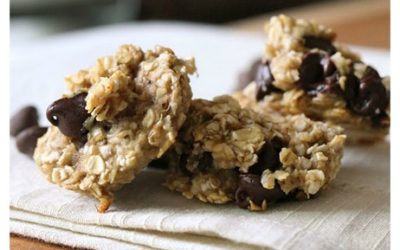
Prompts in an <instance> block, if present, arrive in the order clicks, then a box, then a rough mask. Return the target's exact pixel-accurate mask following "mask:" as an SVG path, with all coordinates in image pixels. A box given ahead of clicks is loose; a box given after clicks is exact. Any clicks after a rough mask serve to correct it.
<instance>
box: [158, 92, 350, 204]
mask: <svg viewBox="0 0 400 250" xmlns="http://www.w3.org/2000/svg"><path fill="white" fill-rule="evenodd" d="M345 140H346V136H345V135H344V134H343V133H342V129H341V128H340V127H338V126H333V125H328V124H326V123H322V122H315V121H311V120H310V119H308V118H306V117H305V116H304V115H296V116H286V117H283V116H280V115H267V114H264V115H260V114H258V113H256V112H255V111H253V110H250V109H243V108H241V107H240V105H239V103H238V102H237V101H236V100H234V99H233V98H232V97H230V96H220V97H217V98H215V99H214V100H213V101H207V100H202V99H197V100H193V101H192V104H191V106H190V109H189V112H188V118H187V119H186V122H185V123H184V125H183V127H182V128H181V130H180V131H179V134H178V137H177V142H176V143H175V144H174V146H173V147H172V148H171V149H170V150H169V151H168V153H167V154H166V156H165V157H166V159H167V161H168V162H169V163H170V168H169V170H168V175H167V177H166V181H165V185H166V186H167V187H168V188H169V189H170V190H174V191H177V192H180V193H182V195H183V196H185V197H186V198H189V199H191V198H193V197H195V198H197V199H199V200H201V201H203V202H209V203H214V204H223V203H227V202H236V204H238V205H239V206H240V207H242V208H248V209H250V210H265V209H266V208H267V206H268V204H270V203H273V202H276V201H280V200H283V199H292V198H298V199H299V198H310V197H311V196H313V195H315V194H317V193H319V192H320V191H321V190H322V189H324V188H326V187H327V186H328V185H329V183H331V182H332V181H333V180H334V179H335V177H336V174H337V173H338V171H339V169H340V166H341V158H342V154H343V145H344V142H345Z"/></svg>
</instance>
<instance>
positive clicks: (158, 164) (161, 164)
mask: <svg viewBox="0 0 400 250" xmlns="http://www.w3.org/2000/svg"><path fill="white" fill-rule="evenodd" d="M148 167H150V168H158V169H168V161H167V159H165V158H163V157H162V158H158V159H154V160H152V161H151V162H150V163H149V165H148Z"/></svg>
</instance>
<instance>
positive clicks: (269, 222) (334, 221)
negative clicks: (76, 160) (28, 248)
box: [10, 140, 390, 249]
mask: <svg viewBox="0 0 400 250" xmlns="http://www.w3.org/2000/svg"><path fill="white" fill-rule="evenodd" d="M11 143H13V140H12V141H11ZM10 148H11V152H10V154H11V176H10V178H11V187H10V190H11V191H10V192H11V194H10V195H11V197H10V201H11V204H10V210H11V211H10V216H11V231H12V232H14V233H18V234H22V235H26V236H30V237H35V238H40V239H43V240H45V241H48V242H53V243H59V244H64V245H69V246H74V247H86V248H95V249H142V248H143V249H145V248H146V247H153V248H160V249H253V248H254V249H258V248H267V249H269V248H272V249H388V248H389V237H390V234H389V233H390V228H389V221H390V219H389V217H390V216H389V199H390V193H389V186H390V183H389V160H388V159H389V143H388V142H385V143H382V144H379V145H375V146H360V147H347V148H346V154H345V157H344V161H343V168H342V170H341V171H340V173H339V175H338V177H337V179H336V180H335V182H334V184H333V185H332V186H331V187H330V188H328V189H327V190H325V191H324V192H323V193H321V195H320V196H319V197H318V198H316V199H313V200H309V201H305V202H286V203H281V204H276V205H275V206H271V207H270V209H269V210H267V211H266V212H261V213H256V212H249V211H246V210H242V209H239V208H238V207H236V206H235V205H233V204H230V205H209V204H204V203H202V202H200V201H197V200H187V199H185V198H184V197H182V196H181V195H180V194H178V193H173V192H170V191H168V190H167V189H166V188H164V187H162V186H161V183H162V181H163V174H164V173H163V171H159V170H150V169H148V170H147V171H145V172H144V173H142V174H141V175H139V177H138V178H137V179H135V181H134V182H133V183H132V184H129V185H127V186H125V187H124V188H123V189H121V190H120V191H119V192H118V193H117V195H116V199H115V203H114V204H113V205H112V206H111V208H110V209H109V211H108V212H107V213H105V214H99V213H97V212H96V208H95V206H96V205H97V202H96V200H94V199H92V198H90V197H86V196H83V195H80V194H77V193H73V192H71V191H68V190H64V189H61V188H59V187H57V186H55V185H53V184H50V183H48V182H47V181H46V180H45V178H44V177H43V175H42V174H41V173H40V171H39V169H38V168H37V167H36V166H35V164H34V162H33V161H32V160H31V159H29V158H28V157H26V156H24V155H22V154H20V153H18V152H17V150H16V149H15V146H14V145H10Z"/></svg>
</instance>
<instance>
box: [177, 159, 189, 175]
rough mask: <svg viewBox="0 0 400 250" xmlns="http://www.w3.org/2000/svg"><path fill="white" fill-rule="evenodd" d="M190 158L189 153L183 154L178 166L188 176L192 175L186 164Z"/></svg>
mask: <svg viewBox="0 0 400 250" xmlns="http://www.w3.org/2000/svg"><path fill="white" fill-rule="evenodd" d="M188 159H189V155H188V154H182V155H181V156H180V158H179V163H178V167H179V169H180V170H181V172H182V173H183V174H185V175H187V176H192V173H191V172H190V171H189V170H188V169H187V168H186V165H187V164H188Z"/></svg>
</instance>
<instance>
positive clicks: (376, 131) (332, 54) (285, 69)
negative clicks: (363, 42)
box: [233, 15, 390, 142]
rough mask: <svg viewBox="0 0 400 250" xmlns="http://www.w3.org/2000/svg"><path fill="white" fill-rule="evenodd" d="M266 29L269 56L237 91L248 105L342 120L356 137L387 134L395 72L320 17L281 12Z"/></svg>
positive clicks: (374, 138)
mask: <svg viewBox="0 0 400 250" xmlns="http://www.w3.org/2000/svg"><path fill="white" fill-rule="evenodd" d="M265 30H266V33H267V41H266V45H265V53H264V56H263V57H262V59H261V60H259V61H258V63H254V64H253V65H252V66H251V69H249V74H250V76H247V79H251V80H248V83H247V86H246V87H245V88H244V90H243V91H239V92H237V93H235V94H234V95H233V96H234V97H235V98H236V99H237V100H238V101H239V103H240V104H241V105H242V106H243V107H249V108H252V109H254V110H257V111H260V112H280V113H282V114H292V115H293V114H305V115H306V116H307V117H309V118H311V119H314V120H321V121H328V122H331V123H334V124H338V125H341V126H342V127H344V128H345V132H346V134H347V135H348V140H349V141H351V142H360V141H361V142H363V141H366V142H374V141H377V140H380V139H382V138H384V136H385V135H386V134H387V133H388V130H389V125H390V117H389V116H390V114H389V101H390V94H389V91H390V90H389V88H390V87H389V85H390V80H389V77H381V76H380V75H379V73H378V72H377V71H376V70H375V69H374V68H373V67H371V66H368V65H366V64H365V63H364V62H362V61H361V60H360V57H359V56H358V55H357V54H355V53H353V52H352V51H350V50H349V49H347V48H346V47H344V46H342V45H340V44H338V43H335V41H334V39H335V33H334V32H333V31H332V30H331V29H329V28H326V27H324V26H322V25H320V24H318V23H316V22H314V21H306V20H302V19H294V18H291V17H288V16H284V15H280V16H275V17H272V18H271V19H270V20H269V22H268V23H267V24H266V26H265ZM241 79H246V77H243V76H242V77H241ZM241 86H243V83H241Z"/></svg>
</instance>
